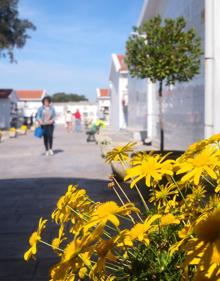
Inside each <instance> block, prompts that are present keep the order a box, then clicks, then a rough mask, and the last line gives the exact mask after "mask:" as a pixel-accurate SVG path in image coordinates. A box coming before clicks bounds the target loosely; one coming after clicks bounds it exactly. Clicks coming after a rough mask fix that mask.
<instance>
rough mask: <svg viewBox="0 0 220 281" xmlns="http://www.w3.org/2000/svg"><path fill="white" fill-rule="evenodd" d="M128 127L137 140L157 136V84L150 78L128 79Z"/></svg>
mask: <svg viewBox="0 0 220 281" xmlns="http://www.w3.org/2000/svg"><path fill="white" fill-rule="evenodd" d="M128 98H129V103H128V129H129V130H130V131H132V132H134V135H135V136H136V139H137V140H144V139H146V138H149V139H153V138H154V137H155V136H156V119H157V107H156V95H155V85H153V84H152V83H151V82H150V81H149V79H136V78H132V77H130V76H129V79H128Z"/></svg>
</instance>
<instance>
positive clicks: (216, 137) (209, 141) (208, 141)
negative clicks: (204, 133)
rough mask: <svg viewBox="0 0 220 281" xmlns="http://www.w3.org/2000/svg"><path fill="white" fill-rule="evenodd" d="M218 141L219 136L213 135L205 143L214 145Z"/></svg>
mask: <svg viewBox="0 0 220 281" xmlns="http://www.w3.org/2000/svg"><path fill="white" fill-rule="evenodd" d="M219 141H220V134H216V135H213V136H212V137H210V138H208V139H207V143H215V142H219Z"/></svg>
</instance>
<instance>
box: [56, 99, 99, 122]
mask: <svg viewBox="0 0 220 281" xmlns="http://www.w3.org/2000/svg"><path fill="white" fill-rule="evenodd" d="M53 105H54V108H55V111H56V123H57V124H64V123H65V113H66V111H67V110H69V111H71V113H75V112H76V110H77V109H78V110H79V112H80V114H81V116H82V121H83V122H84V121H85V120H86V119H87V120H89V121H95V120H96V119H97V109H98V108H97V104H80V103H54V104H53Z"/></svg>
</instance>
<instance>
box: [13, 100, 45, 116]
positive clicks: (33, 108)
mask: <svg viewBox="0 0 220 281" xmlns="http://www.w3.org/2000/svg"><path fill="white" fill-rule="evenodd" d="M41 105H42V102H41V100H38V101H32V100H27V101H22V100H19V101H18V110H19V114H20V115H21V116H24V117H31V116H35V115H36V113H37V110H38V108H39V107H40V106H41Z"/></svg>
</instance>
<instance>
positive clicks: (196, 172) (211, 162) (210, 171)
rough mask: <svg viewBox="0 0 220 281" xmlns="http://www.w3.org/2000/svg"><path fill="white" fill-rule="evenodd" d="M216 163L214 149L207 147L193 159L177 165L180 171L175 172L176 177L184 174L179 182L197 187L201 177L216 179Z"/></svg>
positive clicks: (216, 156) (216, 157) (216, 158)
mask: <svg viewBox="0 0 220 281" xmlns="http://www.w3.org/2000/svg"><path fill="white" fill-rule="evenodd" d="M217 162H218V155H217V152H216V149H215V148H214V147H211V146H208V147H207V148H205V149H204V150H203V151H202V152H200V153H199V154H197V155H196V156H195V157H194V158H189V159H186V160H185V161H184V162H182V163H178V164H177V165H178V166H179V167H180V169H179V170H178V171H177V175H179V174H185V173H186V174H185V175H184V176H183V177H182V179H181V181H182V182H187V181H193V182H194V184H195V185H198V184H199V181H200V178H201V176H206V175H208V176H210V177H211V178H213V179H216V178H217V175H216V173H215V171H214V169H215V167H216V165H217Z"/></svg>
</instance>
